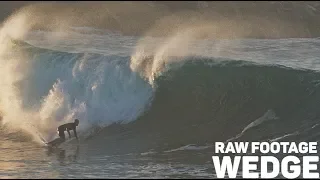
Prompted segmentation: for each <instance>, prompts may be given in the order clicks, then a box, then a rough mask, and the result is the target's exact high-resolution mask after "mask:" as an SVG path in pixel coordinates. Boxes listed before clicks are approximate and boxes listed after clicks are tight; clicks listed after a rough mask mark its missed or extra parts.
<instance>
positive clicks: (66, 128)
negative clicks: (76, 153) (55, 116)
mask: <svg viewBox="0 0 320 180" xmlns="http://www.w3.org/2000/svg"><path fill="white" fill-rule="evenodd" d="M78 125H79V120H78V119H75V120H74V122H73V123H67V124H63V125H61V126H59V127H58V129H57V130H58V134H59V136H60V138H61V139H63V141H65V139H66V137H65V135H64V131H67V132H68V134H69V138H71V135H70V130H73V133H74V136H75V137H76V138H77V140H78V136H77V130H76V128H77V126H78Z"/></svg>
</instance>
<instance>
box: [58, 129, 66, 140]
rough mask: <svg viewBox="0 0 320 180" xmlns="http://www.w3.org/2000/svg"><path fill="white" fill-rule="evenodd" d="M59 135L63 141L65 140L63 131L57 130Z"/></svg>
mask: <svg viewBox="0 0 320 180" xmlns="http://www.w3.org/2000/svg"><path fill="white" fill-rule="evenodd" d="M59 136H60V138H61V139H62V140H63V141H65V139H66V137H65V135H64V131H61V130H60V131H59Z"/></svg>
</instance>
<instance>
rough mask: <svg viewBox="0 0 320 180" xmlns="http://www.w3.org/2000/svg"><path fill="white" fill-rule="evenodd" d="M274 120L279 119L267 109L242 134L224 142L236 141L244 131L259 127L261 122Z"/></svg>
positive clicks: (243, 131)
mask: <svg viewBox="0 0 320 180" xmlns="http://www.w3.org/2000/svg"><path fill="white" fill-rule="evenodd" d="M275 119H279V117H277V116H276V113H275V112H274V111H273V110H271V109H269V110H268V111H267V112H266V113H265V114H264V115H263V116H261V117H259V118H258V119H256V120H255V121H253V122H251V123H250V124H249V125H248V126H246V127H245V128H244V129H243V130H242V132H241V133H240V134H238V135H236V136H235V137H233V138H230V139H228V140H227V141H226V142H229V141H231V140H235V139H238V138H239V137H241V136H242V135H243V134H244V133H245V132H246V131H248V130H249V129H251V128H253V127H256V126H258V125H260V124H261V123H263V122H266V121H269V120H275Z"/></svg>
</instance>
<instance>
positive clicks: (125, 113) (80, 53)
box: [0, 27, 320, 178]
mask: <svg viewBox="0 0 320 180" xmlns="http://www.w3.org/2000/svg"><path fill="white" fill-rule="evenodd" d="M4 29H5V28H3V29H2V31H1V34H0V35H1V40H0V42H1V46H0V77H1V80H0V88H1V89H0V111H1V117H2V118H1V123H2V125H1V126H0V149H1V151H0V178H214V177H215V172H214V169H213V164H212V159H211V156H212V155H213V153H214V149H213V148H214V142H216V141H223V142H227V141H232V140H233V141H266V140H269V141H281V140H283V141H294V142H301V141H317V142H319V140H320V134H319V130H320V129H319V128H320V126H319V123H320V113H319V110H318V108H319V105H320V104H319V100H320V99H319V98H320V94H319V93H320V89H319V88H320V87H319V85H320V81H319V80H320V73H319V70H320V52H319V48H320V39H318V38H310V39H302V38H301V39H299V38H293V39H234V40H222V39H210V40H209V39H202V40H190V41H187V42H186V39H185V36H183V35H182V36H179V35H177V36H175V37H170V38H155V37H140V36H124V35H121V34H117V33H112V32H109V31H106V30H101V29H95V28H90V27H71V28H70V29H69V30H68V31H63V32H61V31H59V32H55V31H44V30H42V31H40V30H38V31H37V30H33V31H28V32H27V34H25V35H24V36H23V38H17V37H13V36H10V33H8V32H7V31H4ZM74 118H78V119H79V120H80V124H79V127H78V134H79V137H80V141H79V143H74V142H70V143H69V144H64V145H62V146H60V148H58V149H50V148H46V147H44V146H43V144H42V143H41V141H40V136H41V137H43V138H44V139H46V140H47V141H50V140H53V139H54V138H55V137H57V134H56V128H57V126H59V125H60V124H63V123H66V122H71V121H73V119H74Z"/></svg>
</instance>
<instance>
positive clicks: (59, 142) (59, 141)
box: [46, 137, 76, 147]
mask: <svg viewBox="0 0 320 180" xmlns="http://www.w3.org/2000/svg"><path fill="white" fill-rule="evenodd" d="M75 139H76V138H75V137H72V138H68V139H66V140H63V139H61V138H57V139H55V140H53V141H50V142H48V143H46V145H47V146H49V147H59V146H61V145H63V144H65V143H70V142H71V141H73V140H75Z"/></svg>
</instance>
